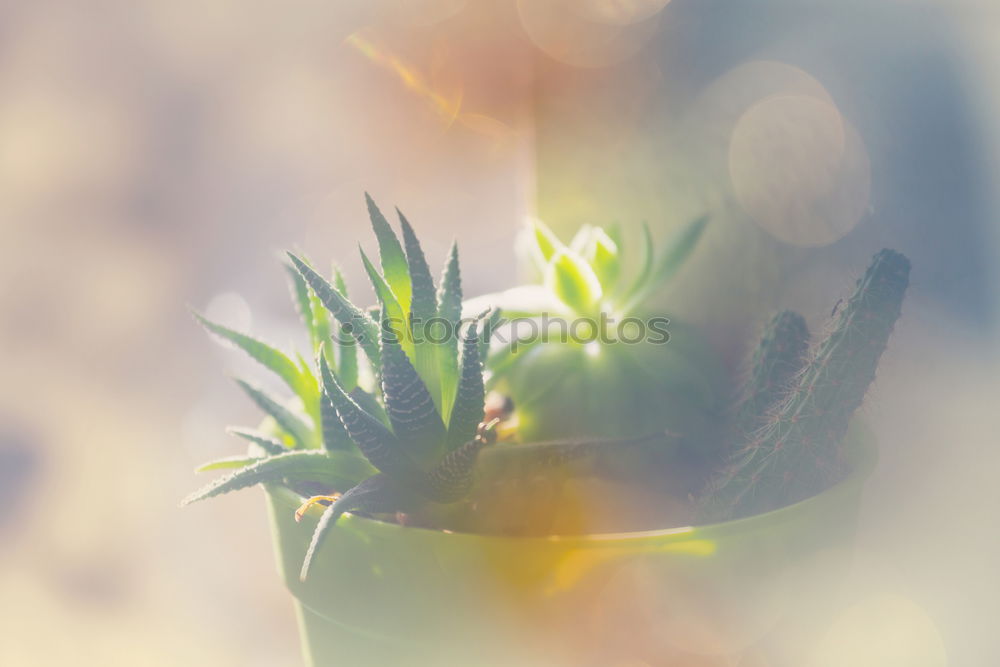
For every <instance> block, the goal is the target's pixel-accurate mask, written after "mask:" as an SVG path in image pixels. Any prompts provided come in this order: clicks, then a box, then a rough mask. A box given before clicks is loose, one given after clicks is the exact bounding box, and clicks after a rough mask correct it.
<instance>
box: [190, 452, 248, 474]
mask: <svg viewBox="0 0 1000 667" xmlns="http://www.w3.org/2000/svg"><path fill="white" fill-rule="evenodd" d="M260 460H261V457H259V456H227V457H225V458H221V459H215V460H214V461H209V462H208V463H202V464H201V465H200V466H198V467H197V468H195V469H194V471H195V472H210V471H212V470H228V469H230V468H245V467H246V466H248V465H250V464H251V463H256V462H257V461H260Z"/></svg>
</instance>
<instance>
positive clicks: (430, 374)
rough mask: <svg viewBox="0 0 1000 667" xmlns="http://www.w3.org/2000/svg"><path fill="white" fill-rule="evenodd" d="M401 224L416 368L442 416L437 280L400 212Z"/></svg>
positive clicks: (408, 224)
mask: <svg viewBox="0 0 1000 667" xmlns="http://www.w3.org/2000/svg"><path fill="white" fill-rule="evenodd" d="M396 213H397V214H398V215H399V223H400V225H401V226H402V228H403V244H404V247H405V249H406V261H407V263H408V265H409V270H410V283H411V285H412V288H413V294H412V298H411V300H410V331H411V332H412V333H413V337H414V340H413V365H414V367H415V368H416V369H417V374H418V375H420V378H421V379H422V380H423V381H424V384H425V385H427V390H428V391H429V392H430V395H431V398H432V400H433V401H434V406H435V408H436V409H437V411H438V413H439V414H440V412H441V395H442V392H441V377H440V373H439V371H438V367H439V364H440V362H439V356H440V355H439V352H438V348H439V347H441V345H443V343H437V342H434V341H438V340H440V338H441V337H440V336H438V335H437V334H438V333H439V332H436V331H432V330H431V327H432V326H434V325H435V324H436V323H437V321H436V318H437V314H438V303H437V293H436V290H435V288H434V279H433V278H432V277H431V270H430V267H429V266H428V265H427V258H426V257H425V256H424V251H423V249H422V248H421V247H420V241H419V239H417V235H416V234H415V233H414V231H413V227H411V226H410V223H409V221H408V220H407V219H406V217H405V216H404V215H403V214H402V213H400V211H399V210H398V209H397V210H396Z"/></svg>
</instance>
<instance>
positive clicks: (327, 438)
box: [319, 397, 351, 450]
mask: <svg viewBox="0 0 1000 667" xmlns="http://www.w3.org/2000/svg"><path fill="white" fill-rule="evenodd" d="M319 403H320V405H319V411H320V415H321V416H322V422H321V429H322V431H323V446H324V447H325V448H326V449H327V450H335V449H351V436H349V435H347V429H345V428H344V424H343V423H342V422H341V421H340V415H339V414H337V409H336V408H335V407H333V404H332V403H330V401H328V400H327V399H326V398H325V397H322V398H320V401H319Z"/></svg>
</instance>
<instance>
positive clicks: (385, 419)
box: [341, 383, 392, 429]
mask: <svg viewBox="0 0 1000 667" xmlns="http://www.w3.org/2000/svg"><path fill="white" fill-rule="evenodd" d="M380 384H381V383H380ZM341 386H343V385H341ZM347 395H348V396H350V397H351V400H352V401H354V402H355V403H357V404H358V407H360V408H361V409H362V410H364V411H365V412H367V413H368V414H370V415H371V416H372V417H374V418H375V419H377V420H379V421H380V422H382V424H383V425H384V426H386V427H388V428H390V429H391V428H392V424H391V423H390V422H389V415H387V414H386V412H385V408H384V407H382V404H381V403H380V402H379V398H378V397H377V396H376V395H375V394H372V393H370V392H367V391H365V390H364V389H362V388H361V387H355V388H354V389H352V390H351V391H349V392H347Z"/></svg>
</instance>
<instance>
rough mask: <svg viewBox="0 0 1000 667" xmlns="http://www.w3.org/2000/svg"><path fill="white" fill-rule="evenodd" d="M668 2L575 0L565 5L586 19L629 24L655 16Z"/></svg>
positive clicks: (649, 0) (658, 0)
mask: <svg viewBox="0 0 1000 667" xmlns="http://www.w3.org/2000/svg"><path fill="white" fill-rule="evenodd" d="M669 4H670V0H575V1H574V2H567V3H566V6H567V7H569V8H570V9H571V10H572V11H573V13H575V14H576V15H578V16H580V17H582V18H584V19H586V20H588V21H594V22H595V23H607V24H610V25H629V24H631V23H637V22H639V21H645V20H646V19H648V18H650V17H652V16H655V15H656V14H658V13H659V12H661V11H662V10H663V8H664V7H666V6H667V5H669Z"/></svg>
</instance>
